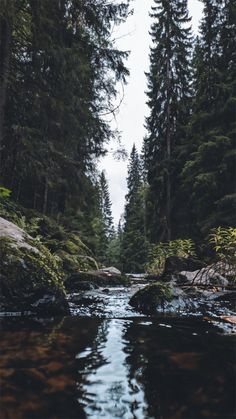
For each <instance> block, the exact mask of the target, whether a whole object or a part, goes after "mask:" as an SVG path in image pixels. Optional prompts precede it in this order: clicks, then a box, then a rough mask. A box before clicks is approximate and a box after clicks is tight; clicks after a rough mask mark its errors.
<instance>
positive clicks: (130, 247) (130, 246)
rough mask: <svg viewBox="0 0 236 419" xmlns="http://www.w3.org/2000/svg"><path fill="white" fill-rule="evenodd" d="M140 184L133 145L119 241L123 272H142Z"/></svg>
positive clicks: (144, 254)
mask: <svg viewBox="0 0 236 419" xmlns="http://www.w3.org/2000/svg"><path fill="white" fill-rule="evenodd" d="M142 186H143V182H142V172H141V164H140V159H139V155H138V152H137V150H136V147H135V145H133V148H132V151H131V154H130V160H129V166H128V177H127V187H128V193H127V195H126V205H125V214H124V226H123V232H122V241H121V261H122V266H123V270H124V271H125V272H142V271H143V269H144V263H145V261H146V239H145V231H144V196H143V193H142ZM120 234H121V232H120Z"/></svg>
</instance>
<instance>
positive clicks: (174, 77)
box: [144, 0, 191, 242]
mask: <svg viewBox="0 0 236 419" xmlns="http://www.w3.org/2000/svg"><path fill="white" fill-rule="evenodd" d="M151 16H152V17H153V19H154V23H153V24H152V26H151V36H152V41H153V47H152V48H151V54H150V72H149V74H148V106H149V108H150V116H149V117H148V118H147V121H146V127H147V131H148V134H147V136H146V138H145V140H144V150H145V161H146V169H147V180H148V184H149V196H148V203H147V219H148V224H149V225H148V236H149V238H150V240H151V241H152V242H157V241H158V240H170V239H171V237H172V213H173V201H174V190H173V189H174V188H173V185H174V182H175V177H176V175H175V173H174V170H173V166H174V164H173V163H174V162H173V160H174V159H173V153H174V150H175V147H176V146H177V144H178V142H179V141H181V139H182V137H183V135H184V132H183V126H184V125H186V123H187V121H188V118H189V113H190V104H191V86H190V78H191V69H190V48H191V29H190V27H189V22H190V18H189V17H188V10H187V0H180V1H178V2H177V1H176V0H168V1H167V0H155V6H154V7H153V8H152V14H151Z"/></svg>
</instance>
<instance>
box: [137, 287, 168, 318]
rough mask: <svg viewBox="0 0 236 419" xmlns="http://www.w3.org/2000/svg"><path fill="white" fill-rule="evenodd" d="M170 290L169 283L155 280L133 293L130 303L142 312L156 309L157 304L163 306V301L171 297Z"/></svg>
mask: <svg viewBox="0 0 236 419" xmlns="http://www.w3.org/2000/svg"><path fill="white" fill-rule="evenodd" d="M172 291H173V290H172V288H171V286H170V285H168V284H163V283H161V282H155V283H154V284H151V285H148V286H147V287H144V288H142V289H141V290H139V291H138V292H137V293H136V294H134V295H133V296H132V298H131V300H130V305H131V306H133V307H135V308H136V309H141V310H142V311H144V312H149V311H153V310H156V308H157V306H160V307H162V308H164V306H165V303H166V302H167V301H170V300H172V299H173V294H172Z"/></svg>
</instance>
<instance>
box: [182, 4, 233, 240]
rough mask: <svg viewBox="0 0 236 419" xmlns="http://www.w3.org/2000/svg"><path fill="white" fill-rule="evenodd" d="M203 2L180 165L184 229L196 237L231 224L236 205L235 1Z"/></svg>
mask: <svg viewBox="0 0 236 419" xmlns="http://www.w3.org/2000/svg"><path fill="white" fill-rule="evenodd" d="M203 3H204V13H203V19H202V22H201V26H200V30H201V32H200V39H199V40H198V44H197V49H196V54H195V66H196V71H195V74H196V80H195V89H196V93H195V101H194V108H193V115H192V118H191V124H190V129H189V133H188V138H187V142H186V150H188V151H187V153H186V154H187V156H186V157H187V158H186V162H185V165H184V168H183V171H182V182H183V186H184V188H183V191H184V193H185V195H186V196H188V201H189V206H188V212H189V218H190V220H191V222H189V227H190V228H189V235H191V236H192V237H194V238H199V239H201V238H202V237H204V236H206V235H207V234H208V233H209V230H210V229H211V228H213V227H216V226H232V225H234V224H235V210H236V195H235V185H236V178H235V167H236V165H235V133H236V120H235V114H236V107H235V103H236V59H235V58H236V43H235V40H236V5H235V2H234V1H232V0H223V1H218V0H203ZM186 150H185V151H186ZM179 222H180V223H182V222H181V220H180V219H179ZM182 224H183V223H182Z"/></svg>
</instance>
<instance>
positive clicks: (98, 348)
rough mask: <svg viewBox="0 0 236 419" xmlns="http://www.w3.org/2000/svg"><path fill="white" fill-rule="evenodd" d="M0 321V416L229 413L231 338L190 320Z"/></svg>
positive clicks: (225, 416)
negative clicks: (0, 382)
mask: <svg viewBox="0 0 236 419" xmlns="http://www.w3.org/2000/svg"><path fill="white" fill-rule="evenodd" d="M1 324H2V326H1V343H0V349H1V358H0V375H1V381H2V384H1V394H0V396H1V401H0V406H1V408H0V416H1V419H2V418H3V419H5V418H6V419H27V418H29V419H34V418H37V419H72V418H74V419H83V418H92V419H95V418H96V419H98V418H107V419H113V418H124V419H136V418H137V419H151V418H156V419H201V418H218V419H233V418H235V412H236V410H235V404H234V400H235V399H234V395H235V371H234V363H235V337H234V336H225V335H223V334H222V335H221V334H219V330H218V329H217V328H216V327H214V326H213V325H211V324H209V323H207V322H203V321H202V320H200V319H192V318H191V319H188V318H184V319H183V318H182V319H180V318H174V317H169V318H168V317H155V318H151V317H149V318H145V317H142V318H133V319H123V320H121V319H120V320H119V319H97V318H85V317H84V318H65V319H62V320H57V319H50V320H49V321H46V320H43V321H42V320H40V319H38V320H37V319H36V320H23V319H5V320H4V321H2V323H1Z"/></svg>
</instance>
